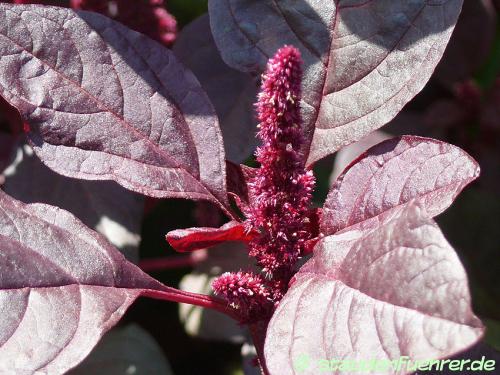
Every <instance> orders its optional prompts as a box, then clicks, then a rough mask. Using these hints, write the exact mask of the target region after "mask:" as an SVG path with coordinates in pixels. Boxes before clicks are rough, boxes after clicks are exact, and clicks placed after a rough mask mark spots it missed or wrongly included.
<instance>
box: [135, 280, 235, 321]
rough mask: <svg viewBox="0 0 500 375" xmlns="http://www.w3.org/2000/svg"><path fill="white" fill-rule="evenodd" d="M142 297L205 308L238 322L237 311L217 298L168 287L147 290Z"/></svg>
mask: <svg viewBox="0 0 500 375" xmlns="http://www.w3.org/2000/svg"><path fill="white" fill-rule="evenodd" d="M142 296H144V297H149V298H154V299H158V300H162V301H170V302H177V303H187V304H189V305H194V306H200V307H205V308H209V309H212V310H216V311H218V312H221V313H223V314H226V315H228V316H230V317H231V318H233V319H235V320H238V321H239V320H240V316H239V314H238V311H237V310H236V309H234V308H232V307H231V306H229V305H228V304H227V302H226V301H224V300H222V299H220V298H217V297H212V296H207V295H204V294H198V293H191V292H186V291H183V290H179V289H175V288H170V287H166V289H164V290H153V289H147V290H145V291H144V292H143V293H142Z"/></svg>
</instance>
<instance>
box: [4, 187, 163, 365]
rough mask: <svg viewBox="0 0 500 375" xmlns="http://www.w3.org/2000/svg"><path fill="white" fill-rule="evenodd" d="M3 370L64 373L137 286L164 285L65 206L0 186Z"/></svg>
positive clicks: (127, 303) (154, 287)
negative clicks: (29, 200) (30, 200)
mask: <svg viewBox="0 0 500 375" xmlns="http://www.w3.org/2000/svg"><path fill="white" fill-rule="evenodd" d="M0 207H1V208H0V313H1V316H2V319H0V372H1V373H10V374H13V373H15V374H31V373H49V374H61V373H64V372H65V371H67V370H69V369H70V368H72V367H74V366H75V365H76V364H78V363H79V362H80V361H81V360H82V359H83V358H85V356H86V355H87V354H88V353H89V352H90V350H91V349H92V347H93V346H94V345H95V344H96V343H97V341H98V340H99V339H100V337H101V336H102V335H103V334H104V333H105V332H106V331H107V330H108V329H109V328H111V327H112V326H113V325H114V324H115V323H116V322H117V321H118V320H119V319H120V318H121V316H122V315H123V314H124V313H125V310H126V309H127V308H128V306H130V304H131V303H132V302H133V301H134V300H135V299H136V298H137V297H138V296H139V295H141V293H145V292H146V291H148V290H167V289H168V288H166V287H164V286H163V285H162V284H160V283H158V282H157V281H155V280H154V279H152V278H150V277H149V276H148V275H146V274H144V273H143V272H142V271H141V270H140V269H139V268H137V267H136V266H134V265H133V264H132V263H129V262H128V261H126V260H125V258H124V257H123V255H121V254H120V252H119V251H118V250H116V249H115V248H114V247H112V246H111V245H109V244H108V243H107V242H106V241H105V239H104V237H102V236H101V235H99V234H97V233H96V232H94V231H92V230H90V229H88V228H86V227H85V226H84V225H83V224H82V223H81V222H80V221H78V220H77V219H76V218H75V217H74V216H73V215H71V214H70V213H68V212H66V211H63V210H61V209H58V208H56V207H53V206H48V205H45V204H29V205H25V204H23V203H21V202H18V201H16V200H14V199H12V198H11V197H9V196H8V195H6V194H5V193H3V192H0Z"/></svg>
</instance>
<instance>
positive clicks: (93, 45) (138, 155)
mask: <svg viewBox="0 0 500 375" xmlns="http://www.w3.org/2000/svg"><path fill="white" fill-rule="evenodd" d="M0 55H1V56H2V59H1V63H0V94H1V95H2V96H4V97H5V98H6V99H7V100H8V101H9V102H10V103H11V104H13V105H14V106H15V107H17V108H18V109H19V111H20V112H21V115H22V116H23V118H24V119H25V120H26V121H27V122H29V124H30V126H31V131H30V133H29V138H30V142H31V143H32V144H33V146H34V149H35V152H36V153H37V155H38V156H39V157H40V158H41V159H42V160H43V162H44V163H45V164H47V165H48V166H49V167H50V168H51V169H53V170H55V171H56V172H58V173H60V174H63V175H65V176H69V177H75V178H81V179H90V180H109V179H111V180H114V181H116V182H118V183H119V184H121V185H122V186H124V187H126V188H128V189H130V190H133V191H136V192H139V193H142V194H145V195H149V196H153V197H179V198H190V199H208V200H212V201H215V202H217V203H219V204H221V205H225V204H226V202H227V196H226V181H225V164H224V150H223V144H222V138H221V134H220V130H219V127H218V123H217V119H216V116H215V112H214V109H213V107H212V105H211V103H210V101H209V99H208V97H207V95H206V94H205V93H204V91H203V90H202V88H201V87H200V85H199V83H198V81H197V80H196V78H195V77H194V75H193V74H192V73H191V72H190V71H188V70H187V69H186V68H184V67H183V66H182V65H181V64H180V63H179V62H178V61H177V60H176V58H175V56H174V55H173V53H172V52H170V51H169V50H168V49H166V48H164V47H162V46H161V45H160V44H158V43H156V42H154V41H152V40H150V39H148V38H147V37H145V36H143V35H142V34H139V33H137V32H134V31H131V30H129V29H127V28H126V27H124V26H123V25H121V24H119V23H117V22H115V21H112V20H110V19H108V18H106V17H104V16H101V15H99V14H96V13H91V12H83V11H78V12H75V11H73V10H70V9H62V8H52V7H39V6H21V5H19V6H13V5H8V4H0Z"/></svg>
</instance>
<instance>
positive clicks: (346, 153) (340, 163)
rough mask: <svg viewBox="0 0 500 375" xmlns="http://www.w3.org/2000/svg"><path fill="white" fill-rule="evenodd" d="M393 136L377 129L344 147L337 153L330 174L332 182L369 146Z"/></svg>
mask: <svg viewBox="0 0 500 375" xmlns="http://www.w3.org/2000/svg"><path fill="white" fill-rule="evenodd" d="M389 138H391V136H390V135H389V134H386V133H384V132H383V131H381V130H375V131H374V132H371V133H369V134H368V135H367V136H365V137H363V138H361V139H360V140H359V141H357V142H354V143H351V144H350V145H349V146H346V147H343V148H342V149H341V150H339V151H338V152H337V153H336V154H335V163H334V165H333V171H332V174H331V175H330V182H331V184H333V183H334V182H335V180H337V178H338V177H339V176H340V175H341V174H342V172H343V171H344V169H345V168H346V167H347V166H349V165H350V164H351V163H352V162H353V161H354V160H356V159H357V157H358V156H360V155H361V154H362V153H363V152H365V151H366V150H368V149H369V148H371V147H373V146H375V145H377V144H379V143H380V142H382V141H385V140H386V139H389Z"/></svg>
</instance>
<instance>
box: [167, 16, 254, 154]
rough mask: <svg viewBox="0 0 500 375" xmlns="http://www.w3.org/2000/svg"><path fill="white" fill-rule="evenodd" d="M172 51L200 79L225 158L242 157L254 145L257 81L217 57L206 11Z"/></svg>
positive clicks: (183, 31) (252, 149) (180, 38)
mask: <svg viewBox="0 0 500 375" xmlns="http://www.w3.org/2000/svg"><path fill="white" fill-rule="evenodd" d="M173 50H174V53H175V54H176V56H177V57H178V58H179V60H180V61H181V62H183V63H184V64H185V65H186V66H187V67H188V68H189V69H191V70H192V71H193V73H194V74H195V75H196V77H197V78H198V80H199V81H200V83H201V85H202V87H203V89H204V90H205V91H206V92H207V94H208V97H209V98H210V100H211V101H212V103H213V104H214V107H215V109H216V111H217V115H218V116H219V121H220V125H221V130H222V134H223V138H224V145H225V149H226V158H227V159H229V160H231V161H232V162H235V163H241V162H243V161H245V159H246V158H248V156H250V155H251V154H252V152H253V151H254V149H255V147H256V146H257V139H256V137H255V133H256V130H257V128H256V125H257V120H256V117H255V111H254V109H253V103H254V102H255V101H256V96H257V85H256V83H255V81H254V79H253V78H252V76H250V75H248V74H244V73H241V72H239V71H237V70H234V69H231V68H230V67H228V66H227V65H226V64H225V63H224V61H223V60H222V59H221V57H220V53H219V51H218V50H217V47H216V45H215V42H214V40H213V37H212V32H211V31H210V23H209V19H208V14H206V15H203V16H201V17H199V18H198V19H196V20H194V21H193V22H191V23H190V24H189V25H187V26H186V27H185V28H184V29H183V30H182V32H181V33H180V34H179V36H178V39H177V41H176V43H175V45H174V49H173Z"/></svg>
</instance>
